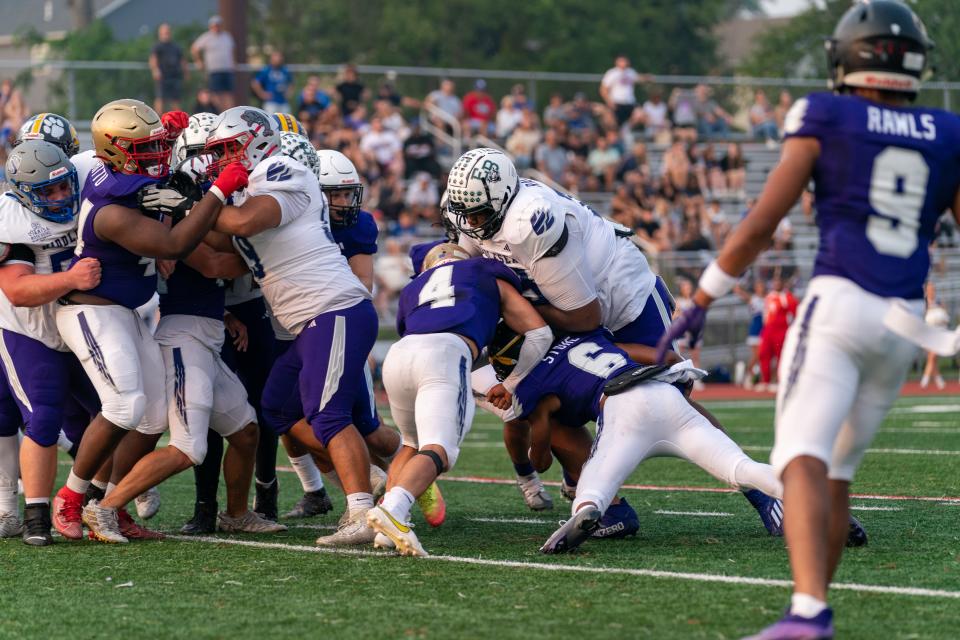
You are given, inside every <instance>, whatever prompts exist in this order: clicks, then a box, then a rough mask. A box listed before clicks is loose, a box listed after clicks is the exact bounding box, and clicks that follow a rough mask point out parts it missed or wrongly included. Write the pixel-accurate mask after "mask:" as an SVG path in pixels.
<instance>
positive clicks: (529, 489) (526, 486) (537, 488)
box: [519, 476, 543, 498]
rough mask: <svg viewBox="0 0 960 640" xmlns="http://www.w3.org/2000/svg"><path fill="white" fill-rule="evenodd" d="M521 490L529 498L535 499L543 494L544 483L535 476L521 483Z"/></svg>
mask: <svg viewBox="0 0 960 640" xmlns="http://www.w3.org/2000/svg"><path fill="white" fill-rule="evenodd" d="M519 484H520V490H521V491H522V492H523V495H525V496H526V497H528V498H535V497H537V496H538V495H540V493H542V492H543V481H542V480H540V478H538V477H536V476H534V477H533V478H529V479H527V480H522V481H520V483H519Z"/></svg>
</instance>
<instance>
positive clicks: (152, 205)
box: [137, 184, 196, 220]
mask: <svg viewBox="0 0 960 640" xmlns="http://www.w3.org/2000/svg"><path fill="white" fill-rule="evenodd" d="M137 201H138V204H139V205H140V208H141V209H143V210H144V211H151V212H158V213H162V214H164V215H168V216H171V217H172V218H173V219H174V220H180V219H182V218H183V217H185V216H186V215H187V214H188V213H190V209H191V208H193V205H194V204H195V203H196V200H194V199H193V198H190V197H189V196H185V195H183V194H182V193H180V192H179V191H177V190H176V189H172V188H170V187H169V186H167V187H162V186H160V185H155V184H152V185H150V186H148V187H144V188H143V189H141V190H140V191H139V192H138V193H137Z"/></svg>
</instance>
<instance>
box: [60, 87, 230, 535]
mask: <svg viewBox="0 0 960 640" xmlns="http://www.w3.org/2000/svg"><path fill="white" fill-rule="evenodd" d="M186 122H187V115H186V114H185V113H183V112H172V113H167V114H164V116H163V118H162V119H161V117H160V116H159V115H157V113H156V112H155V111H154V110H153V109H151V108H150V107H148V106H147V105H145V104H144V103H142V102H140V101H138V100H129V99H125V100H115V101H113V102H110V103H107V104H106V105H104V106H103V107H101V108H100V110H99V111H97V113H96V114H95V115H94V118H93V121H92V123H91V132H92V134H93V142H94V148H95V149H96V153H97V156H98V158H100V160H101V162H100V163H99V164H96V165H95V166H94V167H93V169H91V171H90V175H89V176H88V177H87V184H86V185H85V186H84V188H83V198H82V203H81V206H80V219H79V223H78V224H79V229H78V235H79V237H78V240H77V248H76V251H75V257H74V260H75V261H80V260H83V259H84V258H87V257H92V258H97V259H99V260H100V263H101V264H102V265H103V266H104V270H105V274H106V277H104V278H103V279H102V280H101V281H100V283H99V284H98V285H97V286H96V287H94V288H92V289H90V290H88V291H84V292H79V291H75V292H69V293H67V294H66V295H64V296H62V297H61V298H60V302H61V304H60V306H59V308H58V309H57V314H56V316H57V328H58V329H59V331H60V335H61V336H62V337H63V340H64V342H65V343H66V344H67V346H68V347H69V348H70V350H71V351H73V353H74V354H75V355H76V356H77V357H78V358H79V359H80V362H81V363H82V364H83V368H84V370H85V371H86V372H87V376H88V377H89V378H90V380H91V382H93V385H94V386H95V387H96V389H97V393H98V395H99V397H100V402H101V407H102V409H101V412H100V414H99V415H97V417H96V418H95V419H94V420H93V422H92V423H91V424H90V426H89V427H88V428H87V431H86V432H85V433H84V436H83V439H82V440H81V442H80V447H79V449H78V451H77V457H76V458H75V460H74V463H73V468H72V469H71V471H70V474H69V476H68V478H67V482H66V485H65V486H63V487H62V488H61V489H60V491H59V492H58V493H57V495H56V497H55V498H54V505H53V511H54V514H53V524H54V527H55V528H56V529H57V531H59V532H60V534H61V535H63V536H64V537H66V538H70V539H79V538H80V537H81V536H82V533H83V529H82V524H81V507H82V500H83V496H84V493H85V492H86V490H87V488H88V487H89V485H90V480H91V478H93V476H94V474H95V473H96V472H97V470H98V469H99V468H100V467H101V465H103V463H104V462H105V461H106V460H107V459H108V458H109V457H110V455H111V453H113V451H114V449H116V451H117V455H116V456H114V460H113V469H112V472H111V482H112V483H113V484H117V483H118V482H119V481H120V479H122V478H123V476H124V475H126V472H127V471H129V470H130V468H131V467H132V466H133V465H134V463H136V461H137V460H139V459H140V458H141V457H142V456H143V455H144V454H146V453H147V452H149V451H151V450H152V449H153V447H154V446H155V444H156V442H157V440H158V439H159V437H160V434H161V433H163V431H165V430H166V404H165V391H164V383H163V358H162V357H161V354H160V347H159V345H158V344H157V342H156V341H155V340H154V338H153V336H152V335H150V334H149V333H148V332H147V331H145V329H144V327H143V324H142V322H141V320H140V318H139V317H138V316H137V314H136V312H135V311H134V310H135V309H136V308H137V307H139V306H140V305H142V304H143V303H145V302H147V301H148V300H149V299H150V298H151V297H152V296H153V295H154V294H155V293H156V289H157V276H156V264H155V258H166V259H179V258H182V257H185V256H187V255H189V254H190V253H191V252H192V251H193V249H194V248H196V246H197V245H198V244H199V243H200V241H201V239H202V238H203V236H204V235H205V234H206V233H207V232H208V231H209V230H210V229H211V227H212V226H213V223H214V221H215V220H216V216H217V212H216V211H215V210H214V211H201V212H200V215H195V216H194V215H192V216H190V217H189V218H187V219H185V220H184V221H183V222H181V223H180V224H178V225H177V226H176V227H173V228H170V227H168V226H167V225H165V224H163V223H162V222H160V221H159V220H157V219H156V217H154V216H148V215H145V214H144V213H142V212H141V211H140V209H139V208H138V206H139V205H138V200H137V194H138V192H139V191H140V190H141V189H142V188H143V187H144V186H146V185H148V184H154V183H157V182H159V181H160V180H161V179H162V178H164V177H166V175H167V172H168V167H169V162H170V142H171V140H172V139H173V138H175V137H176V136H177V135H179V134H180V131H181V130H182V129H183V127H184V126H185V125H186ZM221 180H224V181H225V182H227V183H228V184H229V187H228V186H227V185H224V186H223V187H222V188H235V187H236V180H237V177H236V174H231V175H229V176H222V177H221ZM230 180H233V182H229V181H230ZM205 197H206V196H205ZM209 197H211V198H214V199H216V198H215V196H212V195H211V196H209ZM119 518H120V528H121V531H122V533H123V535H124V536H126V537H127V538H130V537H134V538H138V537H156V535H155V534H152V533H151V532H148V531H147V530H146V529H143V528H141V527H140V526H139V525H137V524H136V523H135V522H134V521H133V519H132V518H131V517H130V516H129V514H127V512H126V510H121V511H120V514H119Z"/></svg>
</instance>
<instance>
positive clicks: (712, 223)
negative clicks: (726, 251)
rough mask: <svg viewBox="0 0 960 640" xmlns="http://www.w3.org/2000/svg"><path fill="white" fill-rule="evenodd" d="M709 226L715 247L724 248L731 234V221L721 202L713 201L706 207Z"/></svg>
mask: <svg viewBox="0 0 960 640" xmlns="http://www.w3.org/2000/svg"><path fill="white" fill-rule="evenodd" d="M706 218H707V225H708V228H709V229H710V237H711V239H712V240H713V246H715V247H718V248H719V247H722V246H723V243H724V241H725V240H726V239H727V235H728V234H729V233H730V229H731V225H730V219H729V218H728V217H727V214H726V213H724V211H723V205H721V204H720V201H719V200H711V201H710V202H709V203H708V204H707V207H706Z"/></svg>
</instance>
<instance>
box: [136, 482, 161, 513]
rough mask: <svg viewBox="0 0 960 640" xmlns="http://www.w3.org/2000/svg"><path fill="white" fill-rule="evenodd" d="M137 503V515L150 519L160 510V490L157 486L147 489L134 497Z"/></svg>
mask: <svg viewBox="0 0 960 640" xmlns="http://www.w3.org/2000/svg"><path fill="white" fill-rule="evenodd" d="M133 502H134V504H136V505H137V515H138V516H140V519H141V520H149V519H150V518H152V517H153V516H155V515H157V511H160V492H159V491H158V490H157V488H156V487H152V488H150V489H147V490H146V491H144V492H143V493H141V494H140V495H138V496H137V497H136V499H134V501H133Z"/></svg>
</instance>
